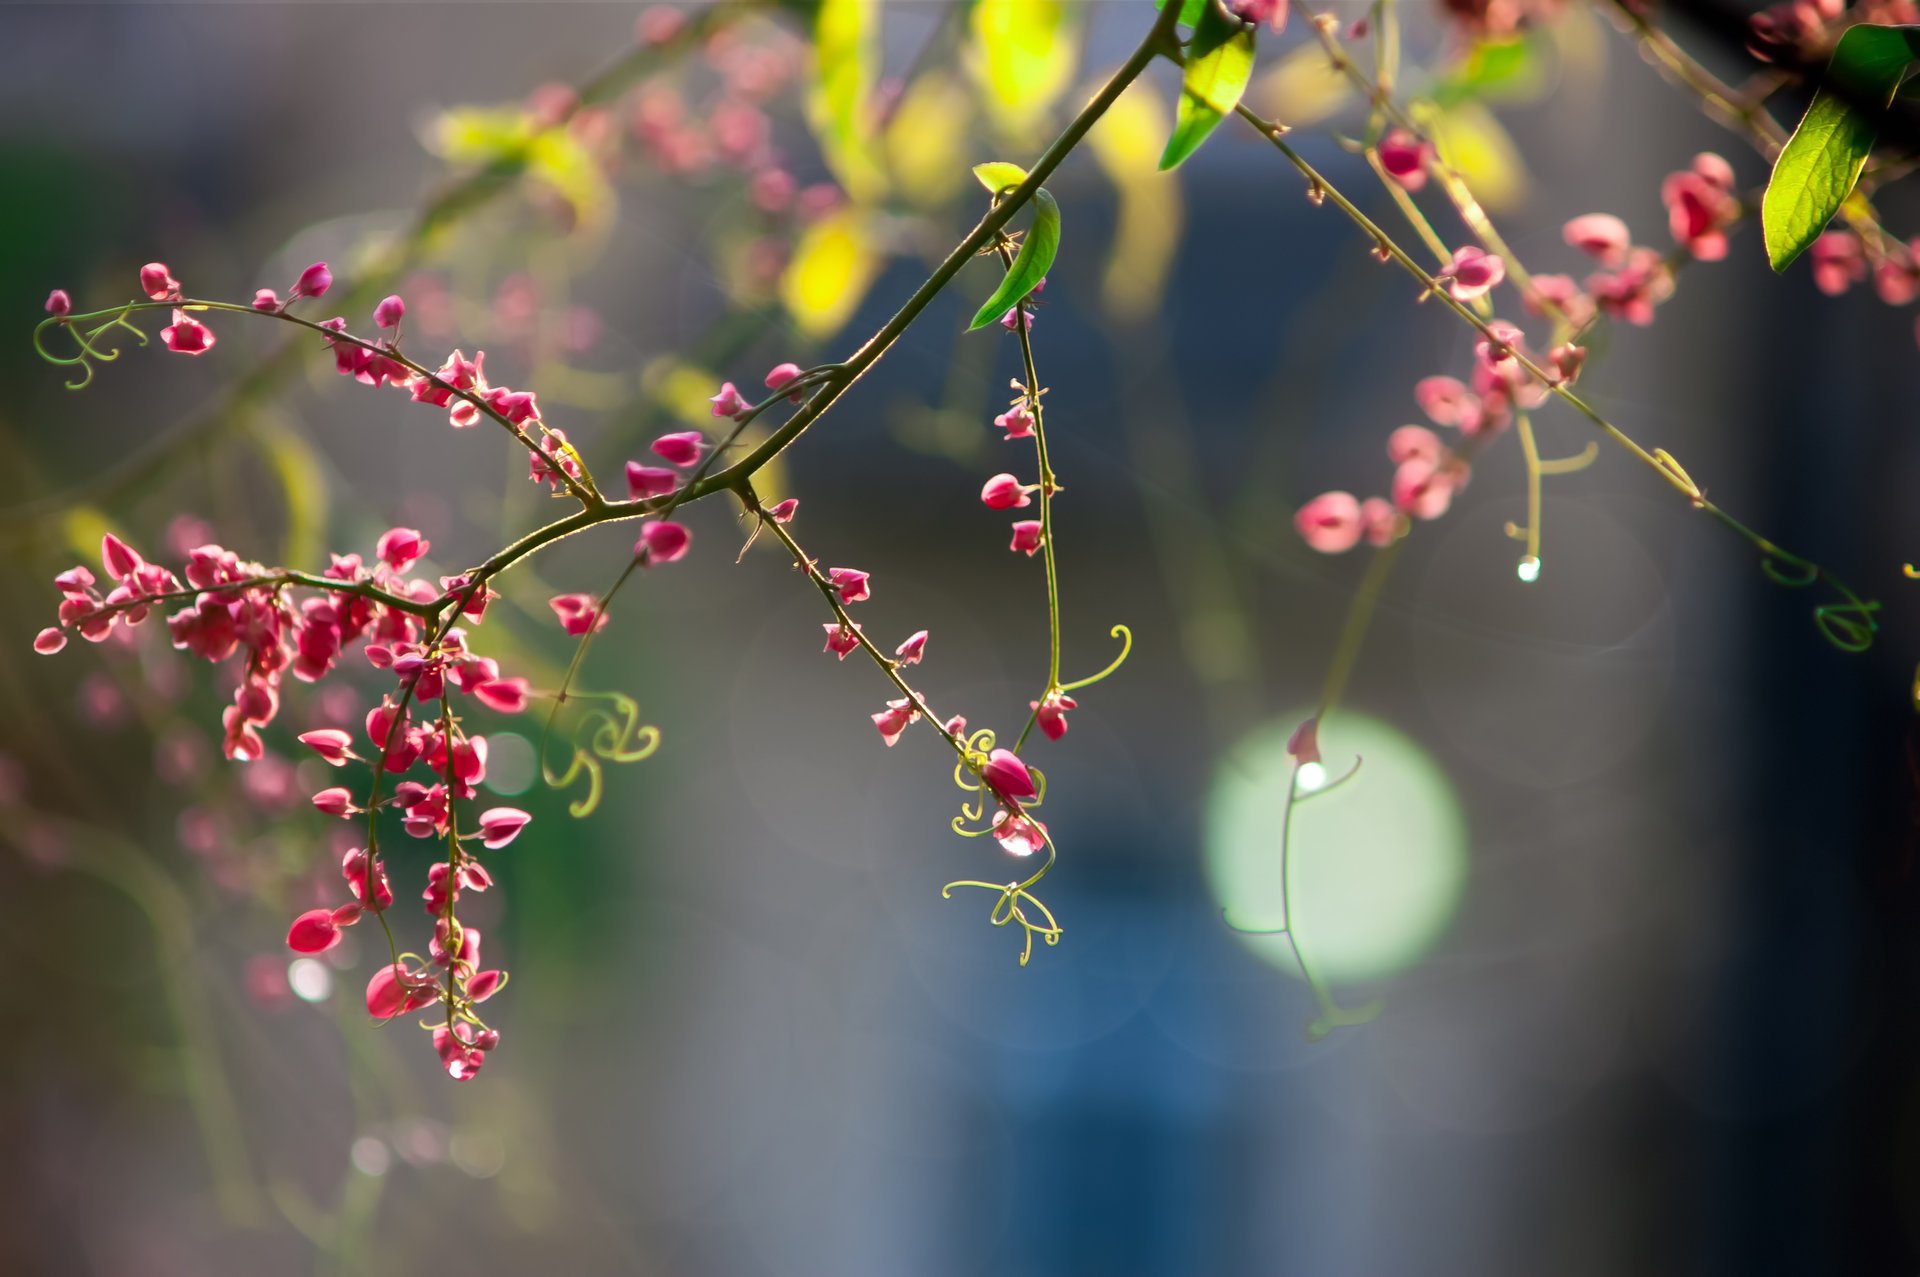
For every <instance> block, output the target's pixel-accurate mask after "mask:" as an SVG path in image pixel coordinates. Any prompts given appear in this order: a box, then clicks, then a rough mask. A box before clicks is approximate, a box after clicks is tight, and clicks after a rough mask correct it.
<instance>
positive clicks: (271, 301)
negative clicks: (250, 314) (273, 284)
mask: <svg viewBox="0 0 1920 1277" xmlns="http://www.w3.org/2000/svg"><path fill="white" fill-rule="evenodd" d="M253 308H254V309H255V310H259V311H265V312H266V313H267V314H272V313H273V312H274V311H276V310H279V309H280V294H279V293H276V292H274V291H273V290H272V289H271V288H256V289H255V290H254V292H253Z"/></svg>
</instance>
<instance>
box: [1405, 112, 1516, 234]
mask: <svg viewBox="0 0 1920 1277" xmlns="http://www.w3.org/2000/svg"><path fill="white" fill-rule="evenodd" d="M1418 119H1419V121H1420V123H1421V125H1422V127H1423V128H1424V129H1425V130H1426V133H1427V136H1428V137H1430V138H1432V139H1433V144H1434V147H1435V148H1436V149H1437V150H1438V151H1439V153H1440V158H1441V159H1442V160H1445V161H1446V163H1447V164H1448V165H1449V166H1450V167H1451V168H1453V169H1454V171H1456V172H1457V173H1459V174H1460V176H1461V177H1462V178H1464V179H1465V180H1466V183H1467V186H1468V187H1469V188H1470V189H1471V190H1472V191H1473V193H1474V195H1475V197H1476V198H1478V199H1479V201H1480V203H1481V204H1482V205H1484V206H1485V207H1486V208H1487V209H1488V210H1490V211H1492V212H1496V213H1498V212H1501V211H1503V210H1510V209H1513V208H1515V207H1517V206H1518V205H1519V204H1520V203H1521V202H1522V201H1524V200H1525V199H1526V197H1527V165H1526V161H1525V160H1523V159H1522V158H1521V157H1520V148H1519V147H1517V146H1515V145H1514V144H1513V137H1512V135H1511V134H1509V133H1508V132H1507V130H1506V128H1505V127H1504V126H1502V125H1501V123H1500V121H1499V120H1497V119H1495V118H1494V115H1493V112H1491V111H1489V110H1487V108H1485V107H1484V106H1481V105H1480V104H1479V103H1478V102H1462V103H1461V104H1460V105H1458V106H1456V107H1454V108H1452V109H1451V110H1446V111H1441V110H1437V109H1431V108H1429V109H1428V110H1425V111H1422V112H1419V113H1418Z"/></svg>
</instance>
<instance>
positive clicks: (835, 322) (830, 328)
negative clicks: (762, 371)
mask: <svg viewBox="0 0 1920 1277" xmlns="http://www.w3.org/2000/svg"><path fill="white" fill-rule="evenodd" d="M871 241H872V236H871V233H870V232H869V230H868V228H867V218H866V214H865V213H863V212H862V211H861V210H860V209H858V208H857V207H847V208H842V209H840V210H839V211H837V212H835V213H831V214H829V215H828V216H826V217H823V218H821V219H820V220H819V221H817V222H815V223H814V224H813V225H811V226H809V227H808V228H807V229H806V232H805V233H804V234H802V235H801V237H800V242H799V243H798V244H796V245H795V246H794V250H793V260H792V261H791V262H789V263H788V264H787V271H786V274H785V275H784V276H782V278H781V280H780V300H781V302H782V303H783V304H784V305H785V306H786V308H787V313H788V314H789V315H791V316H793V322H794V324H795V325H796V326H797V327H798V328H799V329H800V332H801V334H802V335H803V336H806V337H808V338H811V339H815V340H818V339H822V338H826V337H831V336H832V335H833V334H834V333H836V332H839V331H840V327H841V325H843V324H845V323H846V322H847V320H848V319H849V318H850V317H851V316H852V315H853V311H854V308H855V307H856V306H858V305H859V304H860V299H861V298H863V297H865V296H866V294H867V288H868V287H869V286H870V285H871V284H872V283H873V277H874V275H875V273H876V272H878V271H879V269H880V254H879V253H878V252H877V251H876V250H875V248H874V246H873V244H872V242H871ZM707 393H708V394H712V393H713V392H712V391H711V390H709V391H708V392H707Z"/></svg>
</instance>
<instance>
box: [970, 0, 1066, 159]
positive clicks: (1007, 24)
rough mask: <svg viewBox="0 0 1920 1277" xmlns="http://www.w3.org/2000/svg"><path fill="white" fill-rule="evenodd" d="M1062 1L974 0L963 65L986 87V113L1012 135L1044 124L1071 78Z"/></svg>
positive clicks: (1031, 132) (1021, 136)
mask: <svg viewBox="0 0 1920 1277" xmlns="http://www.w3.org/2000/svg"><path fill="white" fill-rule="evenodd" d="M1073 26H1074V24H1073V21H1072V15H1071V8H1070V6H1069V5H1067V4H1065V3H1064V2H1063V0H979V2H978V3H977V4H976V5H975V6H974V10H973V43H972V44H971V45H970V46H969V47H968V50H967V54H968V57H967V64H968V66H969V68H970V69H971V70H972V72H973V74H974V78H975V79H976V80H978V81H979V82H980V84H981V86H982V87H983V88H984V89H985V90H986V94H985V101H986V106H987V114H988V115H989V116H990V117H991V118H992V120H993V122H994V124H995V125H996V126H997V127H999V128H1000V129H1001V130H1002V131H1003V132H1005V133H1007V134H1008V135H1010V136H1011V137H1013V138H1016V139H1025V138H1028V137H1031V136H1032V135H1034V134H1035V133H1036V132H1038V131H1039V130H1040V128H1041V127H1042V126H1043V125H1044V124H1045V122H1046V117H1047V109H1048V108H1049V107H1051V106H1052V105H1053V103H1054V101H1055V100H1056V99H1057V98H1058V97H1059V96H1060V94H1061V92H1062V91H1063V90H1065V88H1066V87H1067V83H1068V81H1069V80H1071V79H1072V77H1073V68H1074V63H1075V62H1076V61H1077V56H1078V41H1077V39H1076V33H1075V31H1074V29H1073Z"/></svg>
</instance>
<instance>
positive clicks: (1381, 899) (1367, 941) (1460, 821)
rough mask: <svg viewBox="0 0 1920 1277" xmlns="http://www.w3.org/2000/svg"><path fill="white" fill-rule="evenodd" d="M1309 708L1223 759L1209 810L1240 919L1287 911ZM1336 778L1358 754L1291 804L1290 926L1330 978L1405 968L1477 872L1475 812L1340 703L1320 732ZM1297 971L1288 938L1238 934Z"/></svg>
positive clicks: (1404, 744) (1402, 745)
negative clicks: (1300, 745)
mask: <svg viewBox="0 0 1920 1277" xmlns="http://www.w3.org/2000/svg"><path fill="white" fill-rule="evenodd" d="M1309 713H1310V711H1306V710H1303V711H1301V712H1299V713H1297V714H1292V715H1288V716H1286V717H1283V718H1281V719H1278V720H1276V721H1274V722H1272V723H1269V724H1268V725H1267V726H1265V727H1262V728H1260V729H1258V730H1256V731H1255V732H1253V733H1252V734H1250V735H1249V736H1247V737H1246V738H1245V739H1244V740H1242V741H1241V742H1240V743H1239V744H1237V745H1235V746H1234V747H1233V748H1232V749H1231V750H1229V751H1228V752H1227V753H1226V754H1225V755H1224V756H1222V758H1221V759H1220V761H1219V763H1218V764H1217V765H1216V767H1215V769H1214V777H1213V783H1212V787H1211V789H1210V791H1209V793H1208V795H1207V807H1206V837H1205V845H1206V863H1207V878H1208V882H1209V884H1210V885H1211V887H1212V889H1213V894H1214V898H1215V899H1216V900H1217V901H1218V902H1219V904H1220V907H1221V908H1222V909H1223V910H1224V911H1225V912H1226V916H1227V918H1228V919H1229V920H1231V921H1232V922H1233V923H1234V924H1235V925H1236V926H1239V927H1245V928H1272V927H1278V926H1279V925H1280V921H1281V890H1280V870H1281V863H1280V833H1281V819H1282V816H1283V813H1284V812H1285V809H1286V801H1287V786H1288V783H1289V778H1290V775H1291V773H1292V770H1293V760H1292V759H1291V758H1290V757H1289V756H1288V754H1287V738H1288V737H1289V736H1291V735H1292V733H1293V730H1294V728H1296V727H1298V726H1299V725H1300V723H1301V722H1302V721H1303V720H1304V719H1305V718H1306V717H1307V716H1308V714H1309ZM1320 748H1321V750H1322V752H1323V753H1324V754H1325V756H1326V766H1327V771H1328V772H1329V773H1330V779H1329V780H1328V782H1327V783H1328V784H1329V785H1332V784H1333V779H1337V778H1338V777H1341V776H1344V775H1345V774H1346V772H1347V769H1348V768H1349V767H1350V766H1352V760H1353V758H1354V757H1355V756H1356V755H1358V756H1359V757H1361V758H1363V759H1364V760H1365V762H1364V764H1363V765H1362V766H1361V768H1360V771H1359V774H1358V775H1356V776H1355V777H1354V778H1353V779H1352V780H1349V781H1347V782H1346V783H1344V784H1340V785H1334V786H1333V787H1332V788H1330V789H1329V790H1328V791H1327V792H1323V793H1318V794H1315V795H1314V796H1313V797H1312V798H1311V799H1307V798H1305V796H1304V794H1303V795H1302V799H1301V800H1296V802H1295V804H1294V810H1293V839H1292V843H1293V845H1292V849H1291V851H1290V852H1289V856H1290V858H1291V860H1292V866H1291V868H1290V870H1289V873H1290V875H1291V877H1292V880H1293V926H1294V931H1295V933H1296V935H1297V936H1298V938H1299V941H1300V944H1301V946H1302V948H1304V949H1305V951H1306V953H1307V956H1308V959H1309V961H1311V962H1312V963H1313V965H1314V967H1315V969H1316V970H1317V971H1319V972H1320V974H1321V975H1322V976H1323V978H1325V979H1326V980H1328V981H1330V982H1332V983H1334V984H1343V983H1346V984H1351V983H1359V982H1363V981H1367V980H1377V979H1380V978H1382V977H1384V976H1388V975H1392V974H1393V973H1394V972H1396V971H1400V970H1403V969H1404V968H1406V967H1407V966H1408V965H1410V964H1411V963H1413V962H1414V961H1415V960H1416V959H1418V958H1419V957H1420V956H1421V955H1422V954H1423V953H1425V952H1426V951H1427V949H1429V948H1430V947H1431V946H1432V945H1433V943H1434V942H1435V941H1436V940H1437V939H1439V937H1440V935H1441V933H1442V932H1443V931H1444V930H1445V929H1446V926H1447V924H1448V923H1449V922H1450V921H1451V920H1452V918H1453V915H1454V912H1455V909H1456V908H1457V906H1458V904H1459V901H1460V893H1461V889H1462V887H1463V886H1464V884H1465V882H1466V876H1467V837H1466V820H1465V818H1464V816H1463V815H1462V813H1461V810H1460V803H1459V800H1458V799H1457V798H1456V797H1455V795H1454V791H1453V786H1452V784H1451V783H1449V781H1448V780H1447V777H1446V775H1445V774H1444V773H1443V772H1442V771H1441V770H1440V768H1439V766H1438V765H1437V764H1436V763H1435V762H1434V761H1433V759H1432V757H1431V756H1429V755H1428V754H1427V752H1426V751H1425V750H1424V749H1422V748H1421V747H1420V746H1419V745H1418V744H1416V743H1415V742H1414V741H1413V740H1411V739H1410V738H1408V737H1407V736H1406V734H1405V733H1403V732H1401V731H1399V730H1398V729H1397V728H1394V727H1392V726H1390V725H1388V724H1387V723H1384V722H1382V721H1380V720H1379V719H1376V718H1370V717H1368V716H1366V715H1364V714H1357V713H1351V712H1348V711H1345V710H1342V711H1341V712H1340V713H1339V714H1337V715H1335V716H1333V717H1331V718H1330V719H1329V720H1328V722H1327V723H1326V724H1325V726H1324V728H1323V729H1322V731H1321V734H1320ZM1240 939H1241V940H1242V942H1243V943H1245V944H1246V945H1247V947H1248V948H1250V949H1252V950H1253V951H1254V952H1255V953H1257V954H1259V955H1260V956H1261V957H1262V958H1264V959H1265V960H1267V961H1269V962H1271V963H1273V965H1275V966H1277V967H1279V968H1280V969H1281V970H1283V971H1286V972H1287V973H1288V974H1290V975H1293V976H1295V977H1298V976H1299V974H1300V971H1299V966H1298V964H1297V963H1296V962H1295V960H1294V956H1293V950H1292V948H1291V946H1290V945H1289V944H1288V941H1287V937H1286V936H1284V935H1244V934H1243V935H1241V936H1240Z"/></svg>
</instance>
